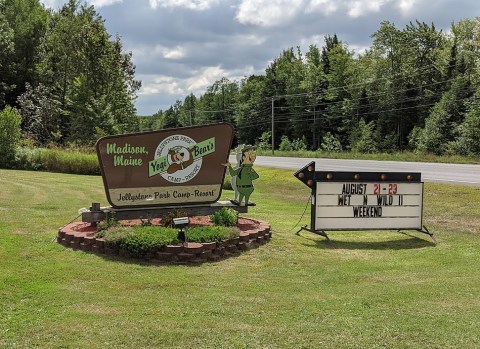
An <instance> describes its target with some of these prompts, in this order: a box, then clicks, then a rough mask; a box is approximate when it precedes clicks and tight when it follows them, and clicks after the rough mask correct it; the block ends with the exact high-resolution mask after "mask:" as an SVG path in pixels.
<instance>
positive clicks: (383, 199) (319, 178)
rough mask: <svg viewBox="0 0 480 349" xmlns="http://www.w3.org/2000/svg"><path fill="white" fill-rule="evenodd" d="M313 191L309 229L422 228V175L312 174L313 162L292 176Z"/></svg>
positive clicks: (319, 230)
mask: <svg viewBox="0 0 480 349" xmlns="http://www.w3.org/2000/svg"><path fill="white" fill-rule="evenodd" d="M294 176H295V177H297V178H298V179H299V180H301V181H302V182H303V183H304V184H305V185H307V186H308V187H309V188H311V190H312V196H311V227H310V229H307V228H306V227H303V228H302V229H304V230H308V231H311V232H314V233H317V234H319V235H322V236H324V237H326V238H327V239H328V236H327V234H326V231H327V230H388V229H394V230H398V231H400V230H416V231H419V232H422V233H425V234H428V235H430V236H431V237H432V238H433V234H432V233H430V232H429V231H428V229H427V228H426V227H425V226H424V225H423V182H422V181H421V173H416V172H415V173H405V172H381V173H379V172H335V171H315V162H311V163H310V164H308V165H307V166H305V167H303V168H302V169H300V170H299V171H297V172H296V173H295V175H294Z"/></svg>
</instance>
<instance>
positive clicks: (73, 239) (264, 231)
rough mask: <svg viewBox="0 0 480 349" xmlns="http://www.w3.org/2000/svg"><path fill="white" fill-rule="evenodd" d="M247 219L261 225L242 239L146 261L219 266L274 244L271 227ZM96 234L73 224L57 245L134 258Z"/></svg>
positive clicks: (172, 248)
mask: <svg viewBox="0 0 480 349" xmlns="http://www.w3.org/2000/svg"><path fill="white" fill-rule="evenodd" d="M247 219H248V220H250V221H252V222H254V223H257V228H255V229H250V230H243V231H240V234H239V236H238V237H235V238H232V239H227V240H223V241H222V243H216V242H208V243H197V242H185V243H181V244H177V245H168V246H164V247H163V248H162V249H161V250H159V251H156V252H153V253H150V254H149V255H147V256H146V258H145V259H144V260H147V261H149V262H152V263H159V264H200V263H205V262H216V261H219V260H221V259H225V258H229V257H234V256H238V255H240V252H241V251H247V250H251V249H253V248H257V247H258V246H260V245H262V244H264V243H266V242H268V241H270V239H271V238H272V232H271V227H270V224H268V223H267V222H264V221H260V220H253V219H249V218H247ZM96 233H97V228H96V227H94V226H92V225H90V223H83V222H75V223H70V224H67V225H66V226H64V227H63V228H60V229H59V230H58V235H57V242H58V243H60V244H62V245H64V246H65V247H69V248H73V249H80V250H82V251H88V252H92V253H95V254H98V255H103V256H113V257H114V256H119V257H122V258H128V259H130V258H131V257H130V256H129V254H128V252H127V251H126V250H122V249H118V248H110V247H107V246H106V245H105V240H104V239H102V238H96V237H95V234H96ZM132 259H133V258H132ZM137 260H138V259H137Z"/></svg>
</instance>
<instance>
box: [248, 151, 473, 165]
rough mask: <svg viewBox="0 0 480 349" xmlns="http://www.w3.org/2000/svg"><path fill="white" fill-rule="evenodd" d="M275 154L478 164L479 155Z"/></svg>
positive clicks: (264, 153)
mask: <svg viewBox="0 0 480 349" xmlns="http://www.w3.org/2000/svg"><path fill="white" fill-rule="evenodd" d="M257 155H266V156H269V155H272V151H271V150H257ZM274 155H275V156H284V157H285V156H289V157H301V158H326V159H354V160H379V161H407V162H437V163H452V164H480V156H478V155H477V156H473V155H472V156H460V155H441V156H439V155H435V154H432V153H415V152H406V151H405V152H394V153H375V154H366V153H355V152H339V153H335V152H324V151H320V150H317V151H309V150H304V151H280V150H275V153H274Z"/></svg>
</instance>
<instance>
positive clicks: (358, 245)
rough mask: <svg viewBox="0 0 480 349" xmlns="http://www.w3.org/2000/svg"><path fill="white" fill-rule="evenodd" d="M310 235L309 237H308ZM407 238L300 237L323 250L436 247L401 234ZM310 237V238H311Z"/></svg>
mask: <svg viewBox="0 0 480 349" xmlns="http://www.w3.org/2000/svg"><path fill="white" fill-rule="evenodd" d="M307 234H308V235H307ZM399 234H402V235H403V236H405V237H406V238H404V239H400V240H399V239H395V240H387V241H338V240H335V237H333V238H332V237H331V236H330V240H327V239H323V238H322V240H318V238H313V235H312V234H311V233H307V232H303V233H300V234H298V236H299V237H301V238H304V239H308V240H312V241H315V245H316V247H318V248H322V249H344V250H409V249H418V248H426V247H435V246H436V244H435V243H434V242H433V241H428V240H425V239H422V238H419V237H417V236H414V235H410V234H407V233H404V232H402V233H399ZM309 235H310V236H309Z"/></svg>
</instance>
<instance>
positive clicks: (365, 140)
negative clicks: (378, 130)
mask: <svg viewBox="0 0 480 349" xmlns="http://www.w3.org/2000/svg"><path fill="white" fill-rule="evenodd" d="M350 148H351V150H352V151H355V152H359V153H375V152H377V150H378V146H377V141H376V139H375V123H374V122H373V121H370V122H369V123H368V124H367V123H366V122H365V121H364V120H363V119H360V121H359V123H358V129H357V130H356V131H355V132H353V133H352V136H351V145H350Z"/></svg>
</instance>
